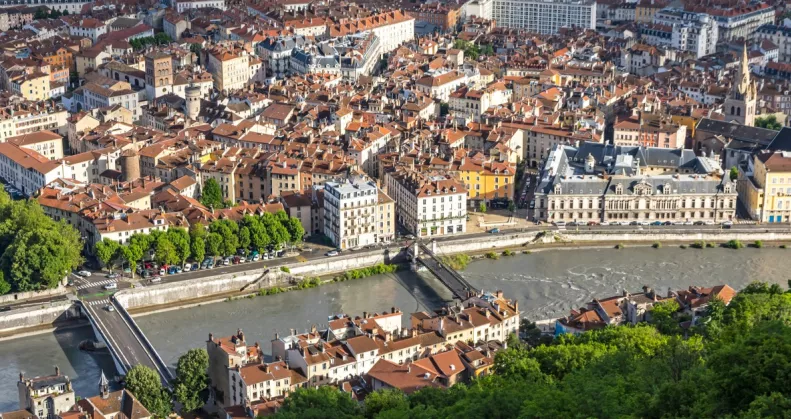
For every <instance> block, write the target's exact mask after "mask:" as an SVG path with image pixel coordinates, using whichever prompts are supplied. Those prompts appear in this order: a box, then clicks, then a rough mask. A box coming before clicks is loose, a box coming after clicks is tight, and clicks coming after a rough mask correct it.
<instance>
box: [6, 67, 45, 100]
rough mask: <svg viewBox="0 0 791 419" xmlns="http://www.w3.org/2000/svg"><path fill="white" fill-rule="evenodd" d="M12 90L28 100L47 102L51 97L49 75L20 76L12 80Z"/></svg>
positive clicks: (38, 73) (37, 73)
mask: <svg viewBox="0 0 791 419" xmlns="http://www.w3.org/2000/svg"><path fill="white" fill-rule="evenodd" d="M10 82H11V90H12V91H13V92H14V93H16V94H18V95H19V96H22V97H23V98H25V99H27V100H34V101H39V100H47V99H49V98H50V97H51V91H50V85H49V74H44V73H41V72H34V73H30V74H20V75H19V76H17V77H14V78H13V79H11V80H10Z"/></svg>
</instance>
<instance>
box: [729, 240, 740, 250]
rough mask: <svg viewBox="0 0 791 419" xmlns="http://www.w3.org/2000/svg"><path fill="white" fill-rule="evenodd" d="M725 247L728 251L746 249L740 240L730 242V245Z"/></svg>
mask: <svg viewBox="0 0 791 419" xmlns="http://www.w3.org/2000/svg"><path fill="white" fill-rule="evenodd" d="M725 247H727V248H728V249H741V248H742V247H744V243H742V242H740V241H739V240H729V241H728V243H725Z"/></svg>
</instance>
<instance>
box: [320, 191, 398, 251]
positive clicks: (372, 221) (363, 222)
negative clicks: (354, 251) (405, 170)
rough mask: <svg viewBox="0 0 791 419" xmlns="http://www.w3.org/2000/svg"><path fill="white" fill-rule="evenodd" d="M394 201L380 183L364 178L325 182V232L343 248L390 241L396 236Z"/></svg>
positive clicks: (336, 244) (334, 242) (335, 243)
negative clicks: (383, 190)
mask: <svg viewBox="0 0 791 419" xmlns="http://www.w3.org/2000/svg"><path fill="white" fill-rule="evenodd" d="M394 223H395V208H394V206H393V200H392V199H390V197H388V196H387V195H385V194H384V193H383V192H381V191H379V188H377V187H376V184H375V183H373V182H371V181H365V180H363V179H360V178H356V179H350V180H349V181H348V182H343V183H339V182H329V181H328V182H326V183H325V184H324V234H325V235H326V236H327V237H329V238H330V240H332V242H333V244H334V245H335V246H337V247H339V248H341V249H351V248H356V247H361V246H368V245H371V244H375V243H383V242H388V241H390V240H391V239H392V238H393V231H394V228H393V227H394Z"/></svg>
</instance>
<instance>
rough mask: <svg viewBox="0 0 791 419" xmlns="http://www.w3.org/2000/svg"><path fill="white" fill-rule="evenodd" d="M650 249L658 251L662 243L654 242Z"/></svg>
mask: <svg viewBox="0 0 791 419" xmlns="http://www.w3.org/2000/svg"><path fill="white" fill-rule="evenodd" d="M651 247H653V248H654V249H659V248H661V247H662V243H659V242H654V244H652V245H651Z"/></svg>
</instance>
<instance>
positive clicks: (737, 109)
mask: <svg viewBox="0 0 791 419" xmlns="http://www.w3.org/2000/svg"><path fill="white" fill-rule="evenodd" d="M736 116H742V108H736Z"/></svg>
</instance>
